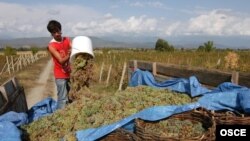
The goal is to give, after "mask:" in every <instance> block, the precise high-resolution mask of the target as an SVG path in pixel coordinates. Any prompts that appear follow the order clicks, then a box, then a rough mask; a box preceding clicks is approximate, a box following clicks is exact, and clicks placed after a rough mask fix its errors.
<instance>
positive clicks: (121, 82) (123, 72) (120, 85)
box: [118, 62, 126, 91]
mask: <svg viewBox="0 0 250 141" xmlns="http://www.w3.org/2000/svg"><path fill="white" fill-rule="evenodd" d="M125 72H126V62H124V66H123V70H122V77H121V81H120V84H119V89H118V90H119V91H120V90H122V84H123V79H124V75H125Z"/></svg>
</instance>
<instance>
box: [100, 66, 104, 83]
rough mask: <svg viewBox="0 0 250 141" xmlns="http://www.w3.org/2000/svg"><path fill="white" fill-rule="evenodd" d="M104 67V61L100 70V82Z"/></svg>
mask: <svg viewBox="0 0 250 141" xmlns="http://www.w3.org/2000/svg"><path fill="white" fill-rule="evenodd" d="M103 67H104V63H103V62H102V66H101V71H100V77H99V82H101V81H102V71H103Z"/></svg>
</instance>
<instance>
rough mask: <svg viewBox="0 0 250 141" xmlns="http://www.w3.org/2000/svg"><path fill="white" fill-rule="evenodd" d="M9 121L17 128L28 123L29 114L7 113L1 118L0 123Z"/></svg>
mask: <svg viewBox="0 0 250 141" xmlns="http://www.w3.org/2000/svg"><path fill="white" fill-rule="evenodd" d="M3 121H9V122H12V123H13V124H15V125H16V126H21V125H24V124H27V123H28V115H27V113H17V112H13V111H10V112H7V113H5V114H3V115H1V116H0V122H3Z"/></svg>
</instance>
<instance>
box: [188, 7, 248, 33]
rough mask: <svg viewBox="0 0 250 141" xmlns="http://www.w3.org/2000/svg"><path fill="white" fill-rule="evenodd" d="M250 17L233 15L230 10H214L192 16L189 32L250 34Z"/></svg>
mask: <svg viewBox="0 0 250 141" xmlns="http://www.w3.org/2000/svg"><path fill="white" fill-rule="evenodd" d="M249 29H250V18H248V17H247V18H245V17H239V16H236V15H233V14H232V13H230V12H229V11H227V10H226V11H224V10H212V11H210V12H209V13H207V14H203V15H199V16H197V17H194V18H191V19H190V20H189V22H188V24H187V32H188V33H190V34H192V33H196V34H205V35H250V34H249V32H248V31H249Z"/></svg>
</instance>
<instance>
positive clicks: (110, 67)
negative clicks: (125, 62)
mask: <svg viewBox="0 0 250 141" xmlns="http://www.w3.org/2000/svg"><path fill="white" fill-rule="evenodd" d="M111 69H112V64H111V65H110V66H109V71H108V76H107V80H106V84H107V85H108V84H109V78H110V73H111Z"/></svg>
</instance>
